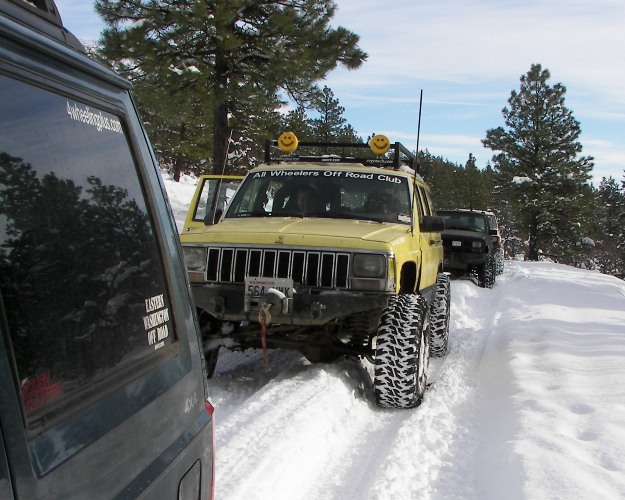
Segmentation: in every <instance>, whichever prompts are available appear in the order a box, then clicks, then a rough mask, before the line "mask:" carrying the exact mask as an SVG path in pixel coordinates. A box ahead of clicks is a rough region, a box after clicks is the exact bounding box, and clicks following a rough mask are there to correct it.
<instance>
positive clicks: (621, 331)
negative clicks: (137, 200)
mask: <svg viewBox="0 0 625 500" xmlns="http://www.w3.org/2000/svg"><path fill="white" fill-rule="evenodd" d="M166 185H167V190H168V193H169V196H170V201H171V203H172V206H173V208H174V213H175V214H176V220H177V222H178V225H179V227H181V225H182V220H183V219H184V213H185V211H186V208H185V206H186V205H188V203H189V200H190V198H191V195H192V193H193V187H192V185H190V184H187V185H185V184H182V185H172V183H171V182H169V181H166ZM370 368H371V367H370V366H368V365H367V364H366V363H361V362H357V361H354V360H342V361H339V362H336V363H333V364H319V365H311V364H310V363H308V362H307V361H306V360H305V359H304V358H303V357H302V356H300V355H299V354H297V353H292V352H286V351H270V352H269V356H268V364H265V363H264V361H263V357H262V355H261V353H260V352H258V351H246V352H245V353H231V352H227V351H222V352H221V353H220V358H219V362H218V365H217V370H216V373H215V376H214V377H213V378H212V379H211V380H210V392H211V397H212V402H213V403H214V404H215V406H216V450H217V451H216V453H217V455H216V490H215V497H216V498H217V499H219V500H226V499H232V500H242V499H245V500H252V499H259V500H265V499H271V500H279V499H284V500H295V499H302V500H311V499H337V500H338V499H340V500H349V499H354V500H355V499H376V500H377V499H393V500H395V499H493V500H495V499H496V500H499V499H506V500H514V499H541V500H542V499H566V500H570V499H593V500H594V499H597V500H599V499H620V498H625V282H623V281H620V280H618V279H616V278H612V277H609V276H605V275H601V274H598V273H594V272H590V271H585V270H580V269H575V268H571V267H567V266H563V265H558V264H552V263H536V262H533V263H529V262H513V261H506V268H505V271H504V274H503V275H502V276H498V277H497V282H496V284H495V286H494V288H493V289H491V290H488V289H482V288H478V287H477V286H476V285H475V283H474V282H473V281H471V280H468V279H466V280H464V279H462V280H454V281H453V282H452V309H451V327H450V343H449V353H448V354H447V356H446V357H445V358H442V359H431V361H430V368H429V372H428V376H429V382H430V387H429V390H428V391H427V393H426V395H425V398H424V401H423V403H422V404H421V406H419V407H418V408H416V409H413V410H386V409H381V408H378V407H377V406H376V405H375V402H374V398H373V391H372V386H371V369H370Z"/></svg>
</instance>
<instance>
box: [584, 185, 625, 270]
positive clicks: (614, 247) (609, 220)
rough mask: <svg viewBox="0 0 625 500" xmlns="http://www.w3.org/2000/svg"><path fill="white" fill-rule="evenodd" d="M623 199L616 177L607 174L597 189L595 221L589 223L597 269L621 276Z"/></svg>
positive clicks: (622, 268)
mask: <svg viewBox="0 0 625 500" xmlns="http://www.w3.org/2000/svg"><path fill="white" fill-rule="evenodd" d="M623 200H624V197H623V193H622V192H621V188H620V186H619V184H618V182H617V181H616V179H614V178H613V177H609V178H607V179H606V178H605V177H604V178H603V179H602V180H601V183H600V184H599V188H598V189H597V190H596V192H595V207H594V213H593V215H594V216H593V224H592V225H591V226H590V229H591V232H590V238H591V239H592V245H593V248H594V252H593V253H594V260H595V263H596V268H597V269H599V271H601V272H602V273H604V274H612V275H618V274H620V273H622V272H623V270H624V269H625V265H624V264H625V262H624V261H623V252H622V250H621V248H620V245H619V243H620V242H619V236H620V235H621V233H622V227H623V226H622V221H621V220H620V219H621V217H620V215H621V210H622V206H623Z"/></svg>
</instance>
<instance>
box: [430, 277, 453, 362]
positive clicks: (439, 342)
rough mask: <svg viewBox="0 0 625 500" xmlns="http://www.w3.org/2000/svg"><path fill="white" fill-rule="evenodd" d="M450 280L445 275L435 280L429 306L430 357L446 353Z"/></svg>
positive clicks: (438, 356)
mask: <svg viewBox="0 0 625 500" xmlns="http://www.w3.org/2000/svg"><path fill="white" fill-rule="evenodd" d="M450 286H451V285H450V280H449V276H448V275H446V274H439V275H438V278H437V279H436V291H435V292H434V300H433V301H432V304H431V306H430V356H436V357H437V358H440V357H442V356H444V355H445V354H446V353H447V343H448V341H449V309H450V306H451V301H450Z"/></svg>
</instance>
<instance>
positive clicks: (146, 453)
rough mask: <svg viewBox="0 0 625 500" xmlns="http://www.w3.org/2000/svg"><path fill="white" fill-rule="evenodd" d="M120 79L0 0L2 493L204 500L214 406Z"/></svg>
mask: <svg viewBox="0 0 625 500" xmlns="http://www.w3.org/2000/svg"><path fill="white" fill-rule="evenodd" d="M129 87H130V85H129V83H128V82H127V81H126V80H124V79H122V78H119V77H118V76H116V75H115V74H113V73H112V72H110V71H109V70H107V69H105V68H103V67H102V66H100V65H99V64H96V63H95V62H94V61H92V60H91V59H90V58H89V57H87V56H86V54H85V52H84V48H83V47H82V46H81V45H80V43H79V42H78V41H77V40H76V39H75V38H74V37H73V36H72V35H71V34H70V33H69V32H67V31H66V30H65V29H64V28H63V25H62V23H61V19H60V17H59V15H58V13H57V11H56V7H55V5H54V2H53V1H52V0H30V1H29V2H26V1H22V0H0V333H1V335H0V393H1V395H0V498H1V499H17V498H19V499H47V498H58V499H69V498H84V499H104V498H137V497H139V498H150V499H151V498H157V499H181V500H182V499H185V500H186V499H194V500H198V499H202V500H203V499H206V498H211V497H212V495H213V469H214V457H213V407H212V406H211V404H210V403H209V401H208V394H207V382H206V372H205V365H204V358H203V355H202V353H201V350H200V346H199V340H198V339H199V337H198V328H197V318H196V316H195V312H194V308H193V305H192V303H191V300H190V296H189V284H188V281H187V276H186V272H185V269H184V264H183V261H182V259H181V248H180V243H179V239H178V236H177V232H176V228H175V224H174V222H173V217H172V213H171V209H170V207H169V205H168V202H167V200H166V195H165V189H164V186H163V183H162V180H161V178H160V174H159V171H158V168H157V164H156V161H155V158H154V154H153V151H152V149H151V147H150V144H149V142H148V139H147V137H146V135H145V131H144V129H143V128H142V125H141V123H140V121H139V119H138V116H137V111H136V109H135V106H134V104H133V101H132V99H131V97H130V94H129Z"/></svg>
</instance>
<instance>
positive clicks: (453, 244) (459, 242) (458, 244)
mask: <svg viewBox="0 0 625 500" xmlns="http://www.w3.org/2000/svg"><path fill="white" fill-rule="evenodd" d="M451 246H452V247H461V246H462V241H452V242H451Z"/></svg>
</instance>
